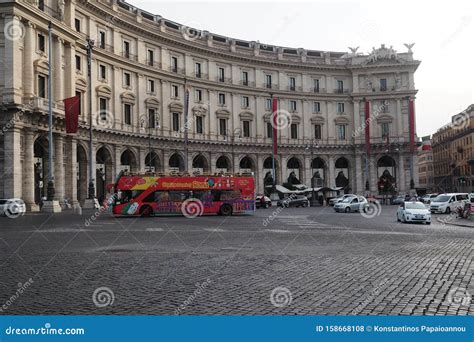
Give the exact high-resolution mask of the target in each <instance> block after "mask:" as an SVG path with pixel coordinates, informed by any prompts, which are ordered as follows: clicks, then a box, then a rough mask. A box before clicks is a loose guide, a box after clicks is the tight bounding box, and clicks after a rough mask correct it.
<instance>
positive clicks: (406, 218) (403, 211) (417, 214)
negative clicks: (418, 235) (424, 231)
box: [397, 202, 431, 224]
mask: <svg viewBox="0 0 474 342" xmlns="http://www.w3.org/2000/svg"><path fill="white" fill-rule="evenodd" d="M397 221H398V222H403V223H407V222H423V223H426V224H431V212H430V211H429V210H428V209H427V208H426V206H425V205H424V204H423V203H421V202H403V203H402V204H401V205H400V206H399V207H398V210H397Z"/></svg>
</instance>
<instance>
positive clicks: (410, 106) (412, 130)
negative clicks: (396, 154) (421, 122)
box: [408, 99, 415, 153]
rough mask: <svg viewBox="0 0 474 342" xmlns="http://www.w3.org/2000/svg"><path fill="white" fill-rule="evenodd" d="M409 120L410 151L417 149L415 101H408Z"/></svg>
mask: <svg viewBox="0 0 474 342" xmlns="http://www.w3.org/2000/svg"><path fill="white" fill-rule="evenodd" d="M408 122H409V125H410V152H411V153H413V152H414V151H415V101H413V99H410V100H409V102H408Z"/></svg>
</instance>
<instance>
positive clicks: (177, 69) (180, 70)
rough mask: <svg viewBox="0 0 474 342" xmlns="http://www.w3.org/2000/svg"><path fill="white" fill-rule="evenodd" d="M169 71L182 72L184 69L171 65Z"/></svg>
mask: <svg viewBox="0 0 474 342" xmlns="http://www.w3.org/2000/svg"><path fill="white" fill-rule="evenodd" d="M170 72H173V73H175V74H184V69H183V68H173V66H170Z"/></svg>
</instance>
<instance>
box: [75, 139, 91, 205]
mask: <svg viewBox="0 0 474 342" xmlns="http://www.w3.org/2000/svg"><path fill="white" fill-rule="evenodd" d="M76 160H77V162H76V163H77V164H76V169H77V177H76V182H77V200H78V201H79V203H80V204H81V205H83V204H84V201H85V200H86V198H87V195H88V193H87V188H88V184H89V179H88V177H87V174H88V154H87V148H86V147H84V145H82V144H81V143H78V144H77V150H76Z"/></svg>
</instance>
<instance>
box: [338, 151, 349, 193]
mask: <svg viewBox="0 0 474 342" xmlns="http://www.w3.org/2000/svg"><path fill="white" fill-rule="evenodd" d="M334 169H335V175H336V179H335V181H336V186H337V187H342V188H344V192H345V193H347V192H349V191H350V188H349V160H347V158H346V157H339V158H338V159H337V160H336V162H335V163H334Z"/></svg>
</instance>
